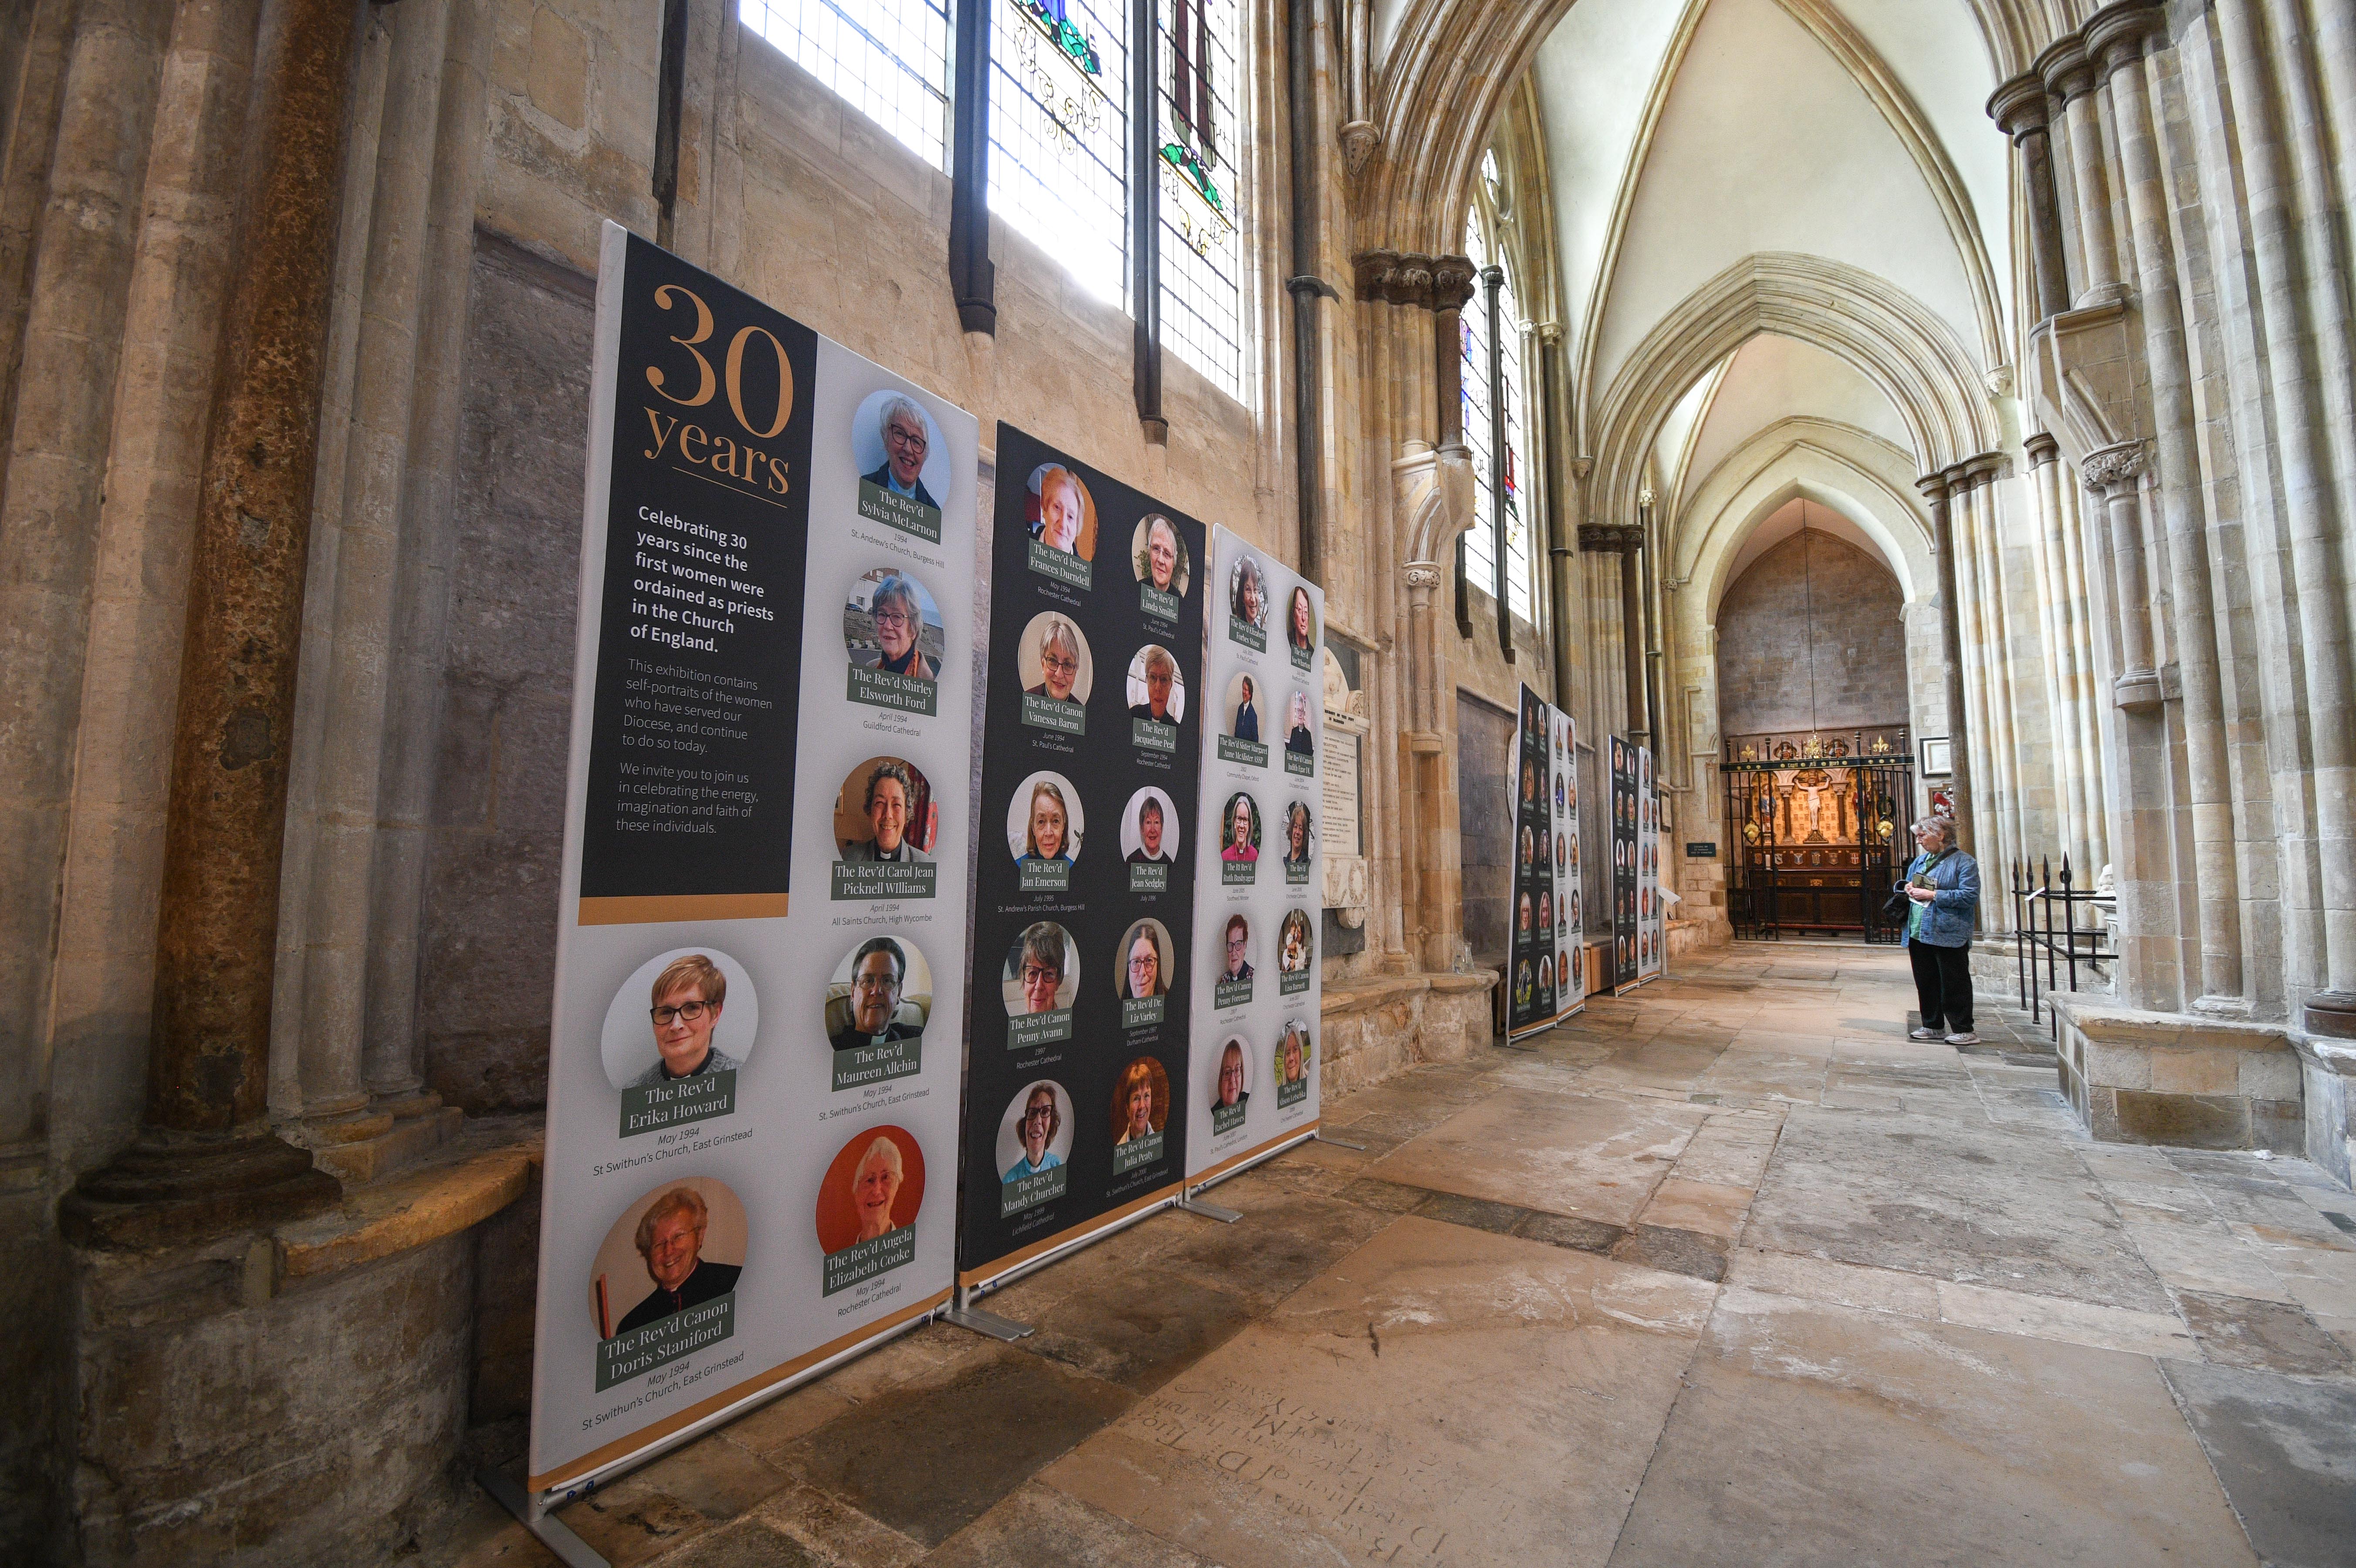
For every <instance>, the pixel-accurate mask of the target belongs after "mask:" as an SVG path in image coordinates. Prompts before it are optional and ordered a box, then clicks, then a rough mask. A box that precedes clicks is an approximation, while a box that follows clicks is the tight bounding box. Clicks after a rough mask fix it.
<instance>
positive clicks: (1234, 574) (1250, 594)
mask: <svg viewBox="0 0 2356 1568" xmlns="http://www.w3.org/2000/svg"><path fill="white" fill-rule="evenodd" d="M1227 609H1228V611H1229V613H1232V614H1233V615H1234V616H1235V618H1236V619H1237V620H1238V621H1243V622H1246V623H1248V624H1250V625H1252V626H1254V627H1256V628H1258V630H1260V631H1263V632H1265V631H1267V630H1268V572H1267V569H1266V568H1264V567H1262V566H1261V565H1260V563H1259V557H1258V556H1256V555H1254V554H1252V552H1251V551H1249V550H1245V551H1244V552H1243V553H1241V554H1240V555H1238V556H1237V557H1236V564H1235V565H1234V566H1233V567H1231V568H1229V569H1228V571H1227Z"/></svg>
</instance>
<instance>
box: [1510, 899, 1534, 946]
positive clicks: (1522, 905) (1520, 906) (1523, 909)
mask: <svg viewBox="0 0 2356 1568" xmlns="http://www.w3.org/2000/svg"><path fill="white" fill-rule="evenodd" d="M1515 909H1516V910H1517V912H1518V913H1519V919H1518V921H1517V922H1516V925H1517V926H1518V928H1519V930H1520V931H1521V933H1522V934H1523V935H1524V936H1527V935H1529V934H1530V933H1531V932H1532V931H1533V930H1535V929H1537V928H1536V926H1535V925H1534V924H1533V923H1532V921H1531V918H1530V911H1531V904H1530V895H1529V894H1527V893H1523V894H1521V895H1520V896H1519V897H1518V898H1517V899H1516V900H1515Z"/></svg>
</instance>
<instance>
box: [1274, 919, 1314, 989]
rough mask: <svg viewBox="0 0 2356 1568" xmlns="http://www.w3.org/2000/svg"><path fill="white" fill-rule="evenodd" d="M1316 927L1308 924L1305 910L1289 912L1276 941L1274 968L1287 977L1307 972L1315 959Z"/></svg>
mask: <svg viewBox="0 0 2356 1568" xmlns="http://www.w3.org/2000/svg"><path fill="white" fill-rule="evenodd" d="M1316 929H1317V928H1316V927H1314V926H1312V925H1311V924H1310V923H1309V912H1308V911H1307V910H1301V909H1296V910H1290V911H1287V912H1286V913H1285V916H1284V924H1283V926H1282V927H1281V928H1280V930H1279V932H1278V933H1277V939H1276V966H1277V967H1278V968H1279V969H1280V970H1282V971H1283V972H1284V973H1285V974H1287V975H1300V974H1304V973H1306V972H1307V970H1308V968H1309V965H1311V964H1312V963H1314V962H1315V961H1316V958H1317V936H1316Z"/></svg>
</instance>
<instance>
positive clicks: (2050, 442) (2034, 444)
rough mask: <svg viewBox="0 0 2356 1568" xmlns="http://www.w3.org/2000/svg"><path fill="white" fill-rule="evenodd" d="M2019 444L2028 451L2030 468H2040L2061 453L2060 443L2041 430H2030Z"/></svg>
mask: <svg viewBox="0 0 2356 1568" xmlns="http://www.w3.org/2000/svg"><path fill="white" fill-rule="evenodd" d="M2020 444H2021V446H2022V448H2023V449H2024V450H2026V451H2027V452H2028V453H2029V466H2030V467H2031V468H2042V467H2044V466H2045V465H2046V464H2049V463H2051V462H2052V461H2053V460H2054V459H2055V458H2057V457H2059V456H2061V443H2060V442H2058V441H2056V440H2054V439H2053V438H2052V437H2051V435H2048V434H2047V433H2046V432H2043V431H2041V430H2040V431H2031V432H2029V434H2028V436H2027V437H2025V438H2024V439H2023V440H2022V441H2021V443H2020Z"/></svg>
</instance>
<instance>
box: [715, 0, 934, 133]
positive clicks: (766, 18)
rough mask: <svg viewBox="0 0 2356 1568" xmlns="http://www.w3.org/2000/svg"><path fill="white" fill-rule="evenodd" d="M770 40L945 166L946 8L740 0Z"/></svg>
mask: <svg viewBox="0 0 2356 1568" xmlns="http://www.w3.org/2000/svg"><path fill="white" fill-rule="evenodd" d="M742 15H743V16H744V25H745V27H749V28H751V29H752V30H753V31H754V32H755V33H758V34H760V35H761V37H765V38H766V39H768V41H769V42H770V43H771V44H774V45H775V46H776V48H778V50H779V51H781V52H782V53H783V54H784V55H785V56H786V58H787V59H790V60H792V61H793V62H794V63H795V64H796V65H798V66H799V67H801V68H802V69H804V70H806V71H808V72H809V73H810V74H811V75H812V76H814V77H816V78H818V79H819V80H820V81H821V82H824V83H825V84H826V85H827V86H828V87H829V88H830V89H832V90H833V91H834V92H836V93H837V94H838V95H840V96H841V97H842V98H845V99H847V100H849V101H851V104H852V105H853V106H854V107H856V108H857V109H858V110H859V112H861V113H862V114H864V115H866V116H867V117H868V118H869V119H870V120H873V121H874V122H875V123H877V124H879V125H881V126H883V128H884V129H885V130H887V131H889V132H891V133H892V134H893V135H894V136H896V137H898V138H899V139H900V141H901V142H902V143H904V144H905V145H906V146H907V147H908V148H909V149H910V150H912V151H913V152H915V153H916V154H917V155H919V156H921V157H922V158H924V160H925V161H926V163H928V164H930V165H933V167H935V168H937V169H944V170H945V169H947V168H948V123H949V121H948V106H949V56H950V49H951V45H950V28H949V13H948V5H946V4H935V0H743V5H742Z"/></svg>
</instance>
